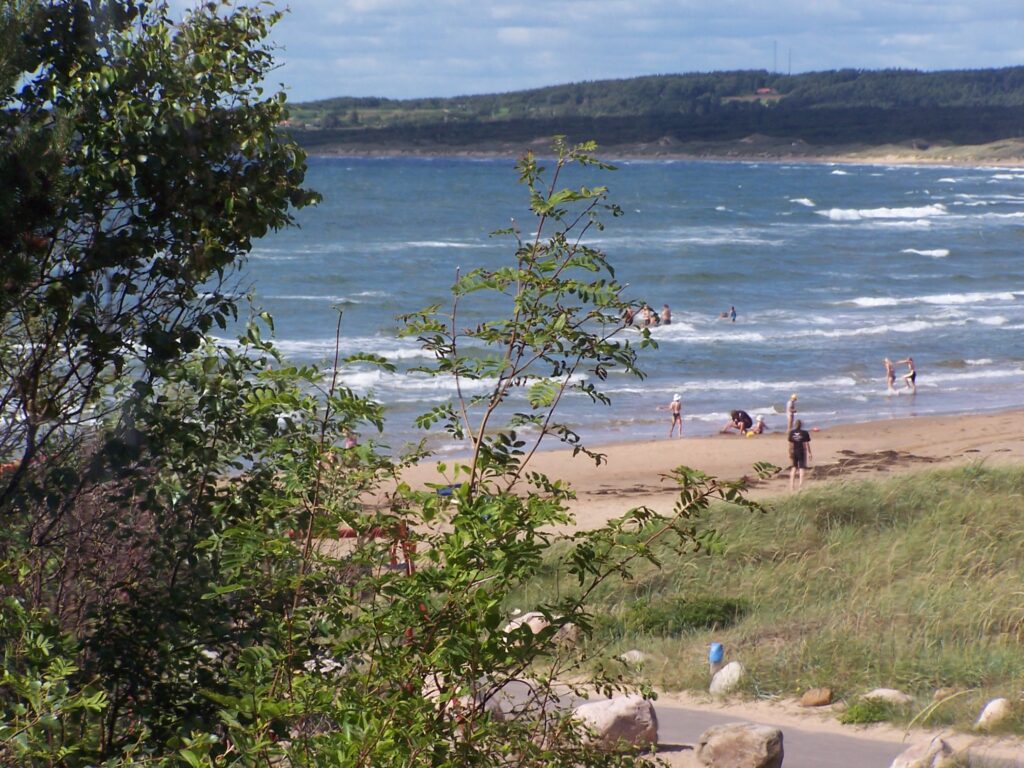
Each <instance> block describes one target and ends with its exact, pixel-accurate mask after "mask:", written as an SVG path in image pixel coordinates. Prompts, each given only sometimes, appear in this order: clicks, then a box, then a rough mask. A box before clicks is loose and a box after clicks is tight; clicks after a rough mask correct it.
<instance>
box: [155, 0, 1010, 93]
mask: <svg viewBox="0 0 1024 768" xmlns="http://www.w3.org/2000/svg"><path fill="white" fill-rule="evenodd" d="M281 2H282V3H283V2H284V0H281ZM1020 3H1021V0H900V1H899V2H893V0H774V1H773V2H771V3H767V2H764V0H716V1H715V2H711V1H710V0H560V1H559V2H553V1H552V0H494V2H479V0H430V1H429V2H427V1H426V0H291V11H290V13H288V14H287V15H286V16H285V19H284V20H283V21H282V22H281V23H280V24H279V25H278V27H277V28H276V29H275V31H274V40H275V41H276V42H277V43H279V44H280V45H281V46H283V47H284V52H283V59H284V62H285V63H284V66H283V67H282V68H281V69H280V70H279V71H278V72H276V73H275V75H276V76H277V78H278V79H283V80H284V81H285V82H287V83H289V84H290V86H291V97H292V98H293V99H295V100H304V99H312V98H327V97H330V96H337V95H355V96H368V95H374V96H389V97H399V98H401V97H412V96H447V95H461V94H467V93H481V92H494V91H503V90H515V89H519V88H532V87H538V86H542V85H552V84H556V83H563V82H573V81H580V80H594V79H605V78H620V77H634V76H638V75H645V74H664V73H670V72H693V71H709V70H717V69H768V68H771V67H772V66H775V67H776V68H777V69H779V70H781V71H786V70H787V69H788V68H789V62H790V59H792V70H793V71H794V72H802V71H809V70H821V69H836V68H842V67H856V68H868V69H875V68H882V67H904V68H916V69H925V70H934V69H948V68H969V67H998V66H1013V65H1020V64H1024V56H1022V53H1021V48H1022V46H1021V43H1020V41H1021V40H1022V39H1024V13H1022V8H1021V4H1020ZM191 5H194V2H190V0H173V2H172V7H174V8H177V9H180V8H184V7H188V6H191ZM526 52H529V55H524V54H525V53H526Z"/></svg>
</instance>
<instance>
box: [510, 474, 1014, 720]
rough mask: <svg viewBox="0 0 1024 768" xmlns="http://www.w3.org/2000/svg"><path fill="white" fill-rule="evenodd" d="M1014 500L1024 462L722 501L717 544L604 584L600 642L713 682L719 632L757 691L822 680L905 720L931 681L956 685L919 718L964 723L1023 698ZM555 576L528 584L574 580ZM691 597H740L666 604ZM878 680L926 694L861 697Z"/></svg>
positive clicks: (660, 670) (648, 671)
mask: <svg viewBox="0 0 1024 768" xmlns="http://www.w3.org/2000/svg"><path fill="white" fill-rule="evenodd" d="M1021 509H1024V470H1022V469H1019V468H1015V469H992V468H985V467H983V466H970V467H965V468H962V469H957V470H951V471H940V472H928V473H921V474H917V475H912V476H906V477H900V478H895V479H891V480H887V481H884V482H856V483H848V484H846V483H837V484H832V485H826V486H820V487H818V488H815V489H813V490H810V491H806V492H803V493H801V494H799V495H796V496H790V497H786V498H784V499H780V500H778V501H777V502H776V503H774V504H772V505H771V508H770V512H769V514H766V515H758V516H750V515H739V514H735V513H734V512H732V511H729V510H727V509H724V508H723V509H715V510H713V511H712V513H711V514H710V515H709V516H708V520H709V522H710V523H712V524H713V525H714V526H715V528H716V530H717V531H718V533H719V535H720V536H721V537H722V541H723V542H724V543H725V549H724V551H723V552H722V553H720V554H702V555H698V556H692V555H686V556H681V557H680V556H676V555H673V554H672V553H669V552H662V551H659V552H657V553H656V555H657V557H658V559H659V560H660V561H661V563H662V567H661V568H659V569H653V568H651V569H649V570H647V571H646V572H641V573H638V574H637V576H636V578H635V579H634V581H633V582H632V584H630V585H629V586H628V588H625V589H622V588H618V589H607V590H602V591H601V592H600V594H599V595H598V596H597V600H596V602H595V603H594V604H592V606H591V610H593V611H594V612H595V615H594V624H595V627H596V628H597V630H598V631H597V634H596V637H595V639H594V642H597V643H602V644H606V645H607V646H608V647H609V649H610V650H611V651H612V652H614V653H621V652H623V651H626V650H629V649H631V648H637V649H639V650H641V651H643V652H644V653H645V654H646V655H647V656H648V660H647V661H646V662H645V664H644V667H643V674H644V675H645V676H646V677H645V678H644V679H645V680H647V681H649V682H651V683H652V684H654V685H657V686H663V687H665V688H667V689H696V690H703V689H706V686H707V682H708V680H707V674H708V673H707V646H708V643H709V642H711V641H718V642H722V643H723V644H724V645H725V648H726V660H740V661H742V662H743V664H744V666H745V667H747V669H748V671H749V677H748V685H749V688H748V692H749V693H751V694H754V695H757V696H766V697H771V696H799V695H800V694H801V693H802V692H803V691H805V690H807V689H809V688H814V687H819V686H829V687H831V688H832V689H833V690H834V691H835V692H836V694H837V697H840V698H846V699H848V700H849V701H850V702H851V709H850V710H849V714H848V717H851V718H857V720H856V721H857V722H865V720H864V719H863V718H865V717H868V716H869V715H870V717H872V718H874V717H875V716H876V715H877V716H878V717H880V718H881V717H882V716H883V715H884V716H885V718H888V717H889V715H890V714H891V715H892V716H893V717H896V718H897V719H901V720H902V721H903V722H907V721H909V720H910V719H912V718H913V717H914V716H915V715H919V714H920V713H921V712H922V711H923V710H924V709H925V707H926V706H927V705H929V704H930V703H931V697H932V695H933V693H934V692H935V691H936V690H937V689H939V688H950V689H953V690H959V691H962V693H959V694H958V695H955V696H953V697H951V698H950V699H949V700H948V701H947V702H945V703H943V704H941V705H938V706H936V707H934V708H933V709H931V710H930V711H929V712H927V713H926V715H925V716H924V717H922V718H921V719H920V720H918V723H919V724H922V723H923V724H926V725H936V724H955V725H957V726H960V727H967V726H969V725H970V724H971V723H972V722H973V720H974V718H976V717H977V715H978V713H979V712H980V710H981V707H982V706H983V704H984V703H985V702H986V701H988V700H990V699H992V698H995V697H996V696H1006V697H1008V698H1011V699H1016V698H1017V697H1019V695H1020V693H1021V690H1022V686H1024V657H1022V655H1021V654H1020V647H1021V643H1022V642H1024V611H1022V610H1021V591H1022V583H1024V582H1022V578H1021V574H1022V573H1024V527H1022V526H1021V524H1020V510H1021ZM549 578H550V579H551V580H554V579H555V578H556V577H555V575H554V574H552V575H551V576H550V577H549ZM558 581H559V584H558V585H554V584H552V583H551V581H547V582H541V583H538V584H535V585H532V586H531V587H530V592H529V593H527V594H526V595H524V596H522V598H521V599H523V601H524V602H528V601H529V599H530V595H532V594H536V592H537V591H540V592H543V591H555V590H560V591H562V592H564V591H566V590H567V589H570V588H571V585H569V584H567V583H566V582H565V580H564V578H562V579H559V580H558ZM698 596H703V597H704V599H705V600H708V601H711V602H712V603H719V604H724V605H730V604H737V605H742V606H743V607H744V608H743V611H742V612H739V611H737V613H736V614H734V615H733V616H725V617H723V619H722V620H721V621H719V622H718V623H717V626H715V627H714V628H713V629H704V628H695V629H684V628H683V627H681V626H680V623H681V621H680V622H678V623H677V622H674V621H669V620H666V619H665V618H662V617H673V616H675V615H679V616H680V617H681V615H682V614H675V613H674V611H675V610H676V609H677V607H681V606H685V605H687V604H689V603H690V602H691V601H693V600H694V599H695V598H696V597H698ZM740 599H742V602H741V603H732V602H731V601H738V600H740ZM648 616H654V617H656V618H654V619H653V620H651V619H649V618H648ZM638 617H640V620H638ZM876 687H891V688H898V689H900V690H903V691H905V692H907V693H910V694H911V695H913V696H915V698H916V700H917V705H916V706H914V707H911V708H908V709H907V710H906V711H904V712H895V711H894V712H892V713H889V712H888V710H887V711H886V712H884V713H883V712H875V709H872V707H874V705H873V704H864V705H863V707H862V706H861V705H856V706H854V705H853V702H854V700H855V699H856V697H857V695H858V694H862V693H865V692H867V691H868V690H871V689H872V688H876ZM1019 725H1021V726H1024V723H1021V724H1019Z"/></svg>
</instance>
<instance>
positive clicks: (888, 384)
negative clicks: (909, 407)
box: [883, 357, 896, 394]
mask: <svg viewBox="0 0 1024 768" xmlns="http://www.w3.org/2000/svg"><path fill="white" fill-rule="evenodd" d="M883 362H884V363H885V389H886V391H887V392H889V393H890V394H891V393H893V392H895V391H896V369H895V368H894V367H893V365H892V360H890V359H889V358H888V357H887V358H885V360H884V361H883Z"/></svg>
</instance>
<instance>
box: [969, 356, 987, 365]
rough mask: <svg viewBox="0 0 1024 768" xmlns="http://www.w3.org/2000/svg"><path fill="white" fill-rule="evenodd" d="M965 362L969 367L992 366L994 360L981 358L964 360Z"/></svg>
mask: <svg viewBox="0 0 1024 768" xmlns="http://www.w3.org/2000/svg"><path fill="white" fill-rule="evenodd" d="M964 362H965V363H967V365H992V358H990V357H981V358H978V359H977V360H964Z"/></svg>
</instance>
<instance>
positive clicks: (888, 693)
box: [861, 688, 914, 707]
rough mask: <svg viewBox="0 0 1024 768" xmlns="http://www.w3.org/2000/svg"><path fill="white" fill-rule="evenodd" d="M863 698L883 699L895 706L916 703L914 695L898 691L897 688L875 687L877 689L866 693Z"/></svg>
mask: <svg viewBox="0 0 1024 768" xmlns="http://www.w3.org/2000/svg"><path fill="white" fill-rule="evenodd" d="M861 698H862V699H867V700H868V701H881V702H883V703H885V704H891V705H892V706H894V707H909V706H910V705H911V704H913V703H914V697H913V696H910V695H908V694H906V693H904V692H903V691H897V690H896V689H895V688H875V690H873V691H868V692H867V693H865V694H864V695H863V696H861Z"/></svg>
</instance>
